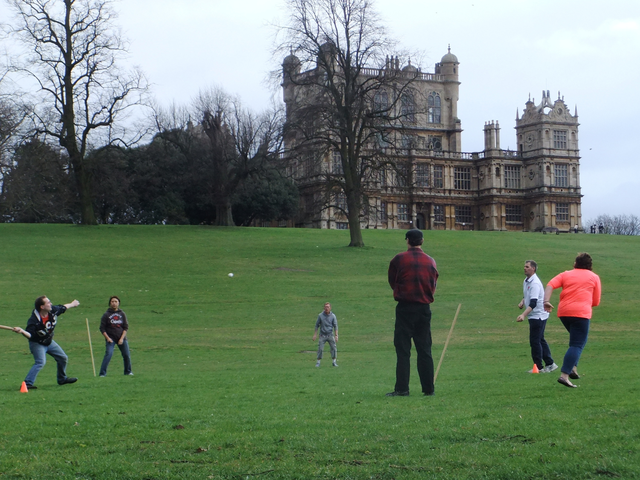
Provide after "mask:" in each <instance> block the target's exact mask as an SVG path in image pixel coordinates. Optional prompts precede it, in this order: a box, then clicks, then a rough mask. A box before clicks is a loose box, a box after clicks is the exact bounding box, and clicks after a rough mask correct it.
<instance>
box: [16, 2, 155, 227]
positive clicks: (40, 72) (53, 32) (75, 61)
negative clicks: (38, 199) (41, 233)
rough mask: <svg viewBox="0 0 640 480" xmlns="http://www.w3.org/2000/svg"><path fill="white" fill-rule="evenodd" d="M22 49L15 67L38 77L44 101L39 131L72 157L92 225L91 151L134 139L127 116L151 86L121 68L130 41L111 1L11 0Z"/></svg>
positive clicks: (36, 118)
mask: <svg viewBox="0 0 640 480" xmlns="http://www.w3.org/2000/svg"><path fill="white" fill-rule="evenodd" d="M7 2H8V3H9V4H10V5H11V6H12V7H13V9H14V11H15V13H16V16H17V22H16V25H15V26H14V28H13V33H14V34H15V35H16V36H17V38H18V39H19V41H20V42H21V44H22V45H23V46H24V47H25V49H24V50H25V55H24V56H23V57H22V58H23V59H24V61H23V62H21V63H19V64H16V65H15V68H16V70H17V71H19V72H22V73H25V74H27V75H28V76H29V77H31V78H32V79H34V80H35V81H36V84H37V86H38V88H39V95H40V101H39V102H38V103H36V107H34V109H33V112H32V118H33V122H34V128H35V131H36V132H37V133H41V134H44V135H46V136H47V137H50V138H54V139H56V141H57V142H58V143H59V144H60V146H61V147H63V148H64V149H65V150H66V151H67V153H68V155H69V160H70V163H71V166H72V168H73V173H74V174H75V182H76V189H77V194H78V197H79V200H80V204H81V219H82V223H83V224H87V225H93V224H95V223H96V217H95V214H94V210H93V205H92V195H91V182H90V178H89V172H88V168H87V164H86V162H87V153H88V151H90V150H91V148H93V147H95V146H104V145H107V144H114V143H120V144H129V143H131V142H133V141H136V140H137V139H138V138H139V137H137V136H136V135H133V136H132V137H127V136H125V130H124V129H123V127H122V126H123V123H121V122H120V121H122V120H124V117H126V115H127V114H128V112H129V109H130V108H131V107H132V106H134V105H140V104H141V103H142V95H143V94H144V93H145V92H146V89H147V83H146V81H145V78H144V76H143V75H142V74H141V73H140V72H139V71H137V70H134V71H133V72H129V73H127V72H124V71H122V70H120V69H119V68H118V66H117V62H118V60H119V59H120V57H121V56H122V55H123V54H124V53H125V52H126V44H125V43H124V42H123V40H122V39H121V37H120V34H119V32H118V29H117V28H116V26H115V24H114V20H115V17H116V15H115V12H114V11H113V9H112V8H111V2H110V1H109V0H7Z"/></svg>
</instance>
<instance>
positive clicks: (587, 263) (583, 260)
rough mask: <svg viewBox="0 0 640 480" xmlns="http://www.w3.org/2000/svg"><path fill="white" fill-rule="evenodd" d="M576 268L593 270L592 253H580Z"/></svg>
mask: <svg viewBox="0 0 640 480" xmlns="http://www.w3.org/2000/svg"><path fill="white" fill-rule="evenodd" d="M574 266H575V268H580V269H582V270H592V268H593V260H592V259H591V255H589V254H588V253H586V252H583V253H579V254H578V256H577V257H576V262H575V265H574Z"/></svg>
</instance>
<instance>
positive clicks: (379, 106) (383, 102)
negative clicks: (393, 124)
mask: <svg viewBox="0 0 640 480" xmlns="http://www.w3.org/2000/svg"><path fill="white" fill-rule="evenodd" d="M388 109H389V94H388V93H387V92H384V91H382V92H376V94H375V95H374V96H373V110H374V113H376V114H379V115H384V114H386V113H387V110H388Z"/></svg>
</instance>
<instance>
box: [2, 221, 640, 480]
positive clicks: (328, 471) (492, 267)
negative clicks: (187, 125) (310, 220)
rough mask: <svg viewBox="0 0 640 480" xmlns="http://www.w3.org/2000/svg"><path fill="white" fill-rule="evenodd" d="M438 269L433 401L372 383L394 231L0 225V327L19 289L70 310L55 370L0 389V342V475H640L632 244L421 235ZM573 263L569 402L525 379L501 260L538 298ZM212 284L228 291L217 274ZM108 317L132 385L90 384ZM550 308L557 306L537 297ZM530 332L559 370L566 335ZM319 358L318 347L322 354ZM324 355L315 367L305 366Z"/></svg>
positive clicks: (564, 392) (24, 301) (638, 275)
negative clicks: (586, 297)
mask: <svg viewBox="0 0 640 480" xmlns="http://www.w3.org/2000/svg"><path fill="white" fill-rule="evenodd" d="M425 233H426V242H425V250H426V251H427V252H428V253H429V254H431V255H432V256H433V257H434V258H435V259H436V261H437V262H438V268H439V271H440V274H441V277H440V281H439V284H438V292H437V295H436V302H435V303H434V304H433V315H434V317H433V323H432V330H433V337H434V352H433V353H434V359H435V361H436V364H437V361H438V360H439V359H440V354H441V352H442V347H443V345H444V341H445V339H446V337H447V334H448V333H449V328H450V327H451V322H452V320H453V316H454V314H455V311H456V308H457V306H458V304H460V303H461V304H462V308H461V311H460V315H459V317H458V321H457V325H456V328H455V330H454V332H453V337H452V339H451V341H450V343H449V347H448V349H447V352H446V356H445V359H444V362H443V365H442V368H441V370H440V374H439V376H438V380H437V383H436V396H435V397H422V396H420V395H419V392H420V386H419V382H418V379H417V373H416V372H415V369H414V371H413V372H412V374H413V375H412V395H411V396H409V397H405V398H387V397H385V396H384V394H385V393H386V392H388V391H390V390H392V389H393V384H394V372H395V353H394V349H393V341H392V338H393V317H394V308H395V302H394V301H393V298H392V296H391V290H390V289H389V287H388V285H387V281H386V271H387V266H388V262H389V260H390V259H391V258H392V257H393V255H395V254H396V253H397V252H399V251H401V250H404V248H405V242H404V234H403V232H400V231H365V232H364V240H365V243H366V244H367V247H365V248H363V249H352V248H348V247H346V246H345V245H347V244H348V232H342V231H326V230H324V231H319V230H293V229H246V228H210V227H184V226H181V227H167V226H101V227H90V228H83V227H76V226H68V225H4V224H2V225H0V245H1V256H0V324H3V325H10V326H15V325H19V326H22V327H24V326H25V325H26V321H27V318H28V317H29V315H30V312H31V310H32V308H33V301H34V300H35V298H36V297H37V296H39V295H45V294H46V295H48V296H49V297H50V298H51V299H52V301H53V302H54V303H67V302H70V301H71V300H73V299H74V298H77V299H78V300H80V302H81V305H80V307H78V308H76V309H72V310H70V311H69V312H67V313H66V314H65V315H64V316H62V317H61V320H60V322H59V325H58V327H57V328H56V341H57V342H58V343H59V344H60V345H61V346H62V347H63V348H64V349H65V351H66V352H67V354H68V355H69V359H70V363H69V367H68V373H69V374H70V375H72V376H77V377H79V381H78V383H76V384H73V385H65V386H62V387H60V386H58V385H57V384H56V381H55V362H53V360H50V361H49V362H48V364H47V366H46V367H45V368H44V369H43V371H42V372H41V373H40V375H39V377H38V381H37V382H36V385H37V386H38V387H39V388H38V390H32V391H31V392H29V393H27V394H23V393H19V391H18V389H19V387H20V383H21V382H22V380H23V379H24V376H25V375H26V373H27V371H28V370H29V368H30V366H31V365H32V357H31V355H30V354H29V350H28V346H27V341H26V340H25V339H24V338H22V337H21V336H19V335H16V334H14V333H12V332H8V331H0V362H1V363H0V364H1V365H2V367H0V413H1V414H2V422H1V423H0V478H34V479H35V478H38V479H47V478H74V479H174V478H175V479H178V478H196V479H199V478H212V479H236V478H237V479H240V478H242V479H246V478H249V479H252V478H259V479H265V480H269V479H303V478H304V479H333V478H340V479H350V478H353V479H365V478H366V479H368V478H375V479H411V478H437V479H583V478H584V479H591V478H593V479H596V478H598V479H605V478H622V479H630V478H640V453H639V447H640V402H639V401H638V397H639V394H640V380H639V379H638V363H639V360H640V341H639V340H640V326H639V323H638V313H637V312H638V311H639V310H640V309H639V307H640V300H639V298H638V295H637V288H638V284H639V283H640V260H639V259H638V254H637V252H638V251H639V247H640V238H637V237H613V236H608V235H559V236H556V235H541V234H533V233H505V232H443V231H438V232H425ZM580 251H588V252H589V253H590V254H591V255H592V256H593V258H594V271H595V272H596V273H598V274H599V275H600V276H601V279H602V283H603V298H602V304H601V306H600V307H598V308H596V309H595V310H594V317H593V321H592V328H591V333H590V338H589V343H588V344H587V347H586V349H585V352H584V355H583V358H582V360H581V362H580V372H581V374H582V375H583V378H582V379H580V380H579V381H578V382H577V383H578V384H579V385H580V388H578V389H573V390H572V389H567V388H564V387H562V386H560V385H559V384H558V383H557V382H556V378H557V375H556V374H546V375H543V374H541V375H529V374H527V373H525V372H526V371H527V370H528V369H530V368H531V364H532V362H531V358H530V355H529V346H528V327H527V325H526V324H520V323H516V322H515V318H516V316H517V315H518V313H519V312H520V311H519V310H518V309H517V303H518V302H519V300H520V299H521V294H522V290H521V288H522V287H521V285H522V279H523V273H522V264H523V263H524V261H525V260H527V259H534V260H536V261H537V262H538V263H539V270H538V274H539V276H540V277H541V279H542V281H543V282H545V283H546V281H548V280H549V279H550V278H551V276H553V275H555V274H556V273H559V272H560V271H562V270H566V269H570V268H571V267H572V264H573V259H574V258H575V255H576V253H578V252H580ZM229 272H233V273H234V277H233V278H230V277H228V276H227V274H228V273H229ZM113 294H115V295H118V296H119V297H120V298H121V300H122V308H123V309H124V310H125V312H126V313H127V315H128V317H129V321H130V324H131V329H130V332H129V341H130V346H131V351H132V359H133V371H134V373H135V376H133V377H124V376H123V375H122V359H121V357H120V354H119V352H118V351H117V350H116V352H115V353H114V357H113V360H112V362H111V366H110V369H109V374H108V376H107V377H106V378H94V376H93V371H92V366H91V356H90V353H89V344H88V339H87V330H86V323H85V318H88V319H89V322H90V325H91V336H92V339H93V348H94V354H95V361H96V364H97V365H96V368H98V367H99V363H100V362H101V360H102V355H103V351H104V347H103V341H102V340H101V337H100V333H99V331H98V325H99V319H100V316H101V315H102V313H103V312H104V311H105V310H106V307H107V302H108V299H109V296H110V295H113ZM325 301H330V302H331V303H332V304H333V310H334V312H335V313H336V315H337V317H338V321H339V324H340V342H339V344H338V349H339V353H338V363H339V365H340V367H339V368H332V367H330V361H327V359H326V358H325V360H324V361H323V364H322V367H321V368H319V369H317V368H315V367H314V365H315V349H316V345H315V343H314V342H312V341H311V337H312V334H313V326H314V322H315V319H316V317H317V314H318V313H319V312H320V311H321V310H322V304H323V303H324V302H325ZM553 301H555V302H557V294H556V295H555V296H554V299H553ZM547 339H548V341H549V342H550V345H551V348H552V353H553V356H554V358H555V360H556V363H558V364H560V363H561V361H562V357H563V355H564V352H565V350H566V346H567V343H568V334H567V333H566V332H565V331H564V329H563V327H562V326H561V324H560V322H559V321H558V320H557V319H556V318H555V316H553V317H552V319H551V320H550V322H549V325H548V328H547ZM327 348H328V347H327ZM327 357H328V355H327Z"/></svg>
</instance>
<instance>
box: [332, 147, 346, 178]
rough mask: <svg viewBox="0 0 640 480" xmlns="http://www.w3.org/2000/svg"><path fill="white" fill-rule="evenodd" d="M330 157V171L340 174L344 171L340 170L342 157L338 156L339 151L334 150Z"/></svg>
mask: <svg viewBox="0 0 640 480" xmlns="http://www.w3.org/2000/svg"><path fill="white" fill-rule="evenodd" d="M331 157H332V158H331V160H332V163H331V173H333V174H334V175H342V174H343V173H344V172H343V171H342V157H341V156H340V152H338V151H334V152H333V154H332V156H331Z"/></svg>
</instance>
